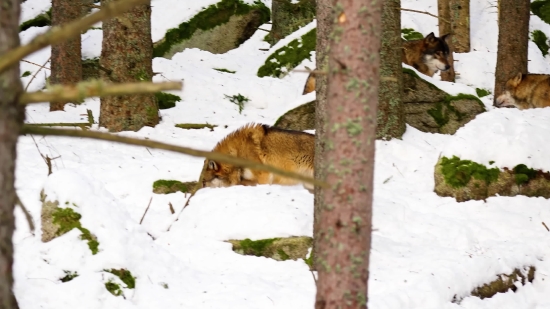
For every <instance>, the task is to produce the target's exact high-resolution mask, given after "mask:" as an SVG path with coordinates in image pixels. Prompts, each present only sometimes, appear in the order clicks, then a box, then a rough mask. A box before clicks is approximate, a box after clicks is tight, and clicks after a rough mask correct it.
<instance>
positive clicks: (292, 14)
mask: <svg viewBox="0 0 550 309" xmlns="http://www.w3.org/2000/svg"><path fill="white" fill-rule="evenodd" d="M313 18H315V0H299V1H298V2H297V3H292V1H291V0H273V1H272V3H271V21H272V26H271V35H270V38H271V40H270V42H271V45H272V46H273V45H275V43H277V42H279V40H281V39H282V38H284V37H286V36H287V35H289V34H291V33H292V32H294V31H296V30H298V29H299V28H300V27H302V26H304V25H306V24H308V23H309V22H311V21H312V20H313Z"/></svg>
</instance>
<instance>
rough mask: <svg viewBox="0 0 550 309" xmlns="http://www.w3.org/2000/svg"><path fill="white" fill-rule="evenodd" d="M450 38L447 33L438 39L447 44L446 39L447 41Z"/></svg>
mask: <svg viewBox="0 0 550 309" xmlns="http://www.w3.org/2000/svg"><path fill="white" fill-rule="evenodd" d="M450 37H451V34H450V33H447V34H445V35H444V36H442V37H440V39H442V40H443V41H445V42H447V39H449V38H450Z"/></svg>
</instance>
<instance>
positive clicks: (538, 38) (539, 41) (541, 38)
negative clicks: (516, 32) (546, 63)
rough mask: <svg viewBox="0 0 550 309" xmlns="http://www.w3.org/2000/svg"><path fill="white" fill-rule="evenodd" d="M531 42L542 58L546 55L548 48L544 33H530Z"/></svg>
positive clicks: (537, 31) (538, 31) (536, 31)
mask: <svg viewBox="0 0 550 309" xmlns="http://www.w3.org/2000/svg"><path fill="white" fill-rule="evenodd" d="M531 40H532V41H533V42H534V43H535V44H536V45H537V47H538V48H539V49H540V52H541V53H542V56H546V55H548V49H549V48H550V47H549V46H548V37H547V36H546V34H544V32H542V31H540V30H535V31H533V32H531Z"/></svg>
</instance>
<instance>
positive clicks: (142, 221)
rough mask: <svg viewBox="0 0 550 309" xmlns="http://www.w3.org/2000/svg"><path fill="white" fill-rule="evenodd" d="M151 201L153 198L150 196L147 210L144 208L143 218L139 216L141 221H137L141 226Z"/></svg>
mask: <svg viewBox="0 0 550 309" xmlns="http://www.w3.org/2000/svg"><path fill="white" fill-rule="evenodd" d="M152 200H153V197H152V196H151V198H150V199H149V204H147V208H145V212H144V213H143V216H141V220H139V224H140V225H141V223H143V218H145V215H146V214H147V212H148V211H149V206H151V201H152Z"/></svg>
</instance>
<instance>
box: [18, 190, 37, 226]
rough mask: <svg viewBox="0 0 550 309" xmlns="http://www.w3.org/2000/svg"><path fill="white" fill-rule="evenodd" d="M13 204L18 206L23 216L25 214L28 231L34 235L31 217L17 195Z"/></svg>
mask: <svg viewBox="0 0 550 309" xmlns="http://www.w3.org/2000/svg"><path fill="white" fill-rule="evenodd" d="M15 204H17V205H19V207H21V210H22V211H23V214H25V219H27V223H28V224H29V229H30V230H31V232H32V233H34V223H33V222H32V216H31V213H30V212H29V210H28V209H27V207H25V205H23V202H21V199H20V198H19V196H18V195H17V194H15Z"/></svg>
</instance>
